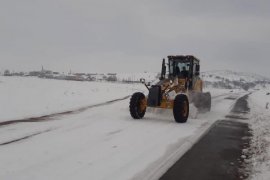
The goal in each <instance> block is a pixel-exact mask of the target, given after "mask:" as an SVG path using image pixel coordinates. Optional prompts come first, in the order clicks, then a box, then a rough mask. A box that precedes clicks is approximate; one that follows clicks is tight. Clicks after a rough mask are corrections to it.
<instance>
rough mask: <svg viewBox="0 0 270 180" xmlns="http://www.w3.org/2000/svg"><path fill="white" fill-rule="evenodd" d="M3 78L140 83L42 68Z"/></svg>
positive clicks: (114, 77) (111, 76)
mask: <svg viewBox="0 0 270 180" xmlns="http://www.w3.org/2000/svg"><path fill="white" fill-rule="evenodd" d="M1 75H3V76H22V77H28V76H32V77H38V78H46V79H58V80H71V81H111V82H116V81H121V82H126V83H137V82H139V81H138V80H136V79H132V78H127V79H121V80H120V79H117V76H116V75H117V74H116V73H106V74H104V73H100V74H99V73H72V72H71V71H70V72H69V73H67V74H65V73H59V72H54V71H51V70H46V69H44V68H43V67H42V69H41V70H40V71H30V72H11V71H9V70H5V71H4V73H2V74H1Z"/></svg>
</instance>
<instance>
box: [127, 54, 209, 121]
mask: <svg viewBox="0 0 270 180" xmlns="http://www.w3.org/2000/svg"><path fill="white" fill-rule="evenodd" d="M199 75H200V60H199V59H197V58H196V57H194V56H190V55H188V56H183V55H180V56H168V62H167V63H166V62H165V59H163V61H162V68H161V76H160V78H159V82H158V83H156V84H155V85H151V86H149V85H147V84H146V82H145V80H144V79H141V82H142V83H143V84H144V85H145V86H146V88H147V89H148V90H149V93H148V95H147V96H145V95H144V94H143V93H141V92H136V93H134V94H133V95H132V96H131V99H130V105H129V110H130V114H131V116H132V117H133V118H134V119H141V118H143V117H144V115H145V112H146V109H147V107H151V108H163V109H172V111H173V115H174V119H175V121H176V122H178V123H184V122H186V121H187V119H188V116H189V104H190V103H193V104H194V105H195V107H197V108H198V110H199V111H200V112H206V111H210V109H211V95H210V93H209V92H207V93H203V81H202V80H201V78H200V77H199Z"/></svg>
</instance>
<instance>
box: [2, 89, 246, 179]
mask: <svg viewBox="0 0 270 180" xmlns="http://www.w3.org/2000/svg"><path fill="white" fill-rule="evenodd" d="M241 96H243V93H229V94H224V95H221V96H217V97H216V98H213V102H212V104H213V108H212V111H211V112H210V113H206V114H198V115H196V114H192V116H193V118H192V117H191V118H190V119H189V120H188V122H187V123H185V124H177V123H175V122H174V121H173V116H172V113H171V111H169V110H164V111H155V110H151V109H150V110H148V112H147V114H146V117H145V118H144V119H143V120H133V119H131V117H130V115H129V112H128V103H129V99H123V100H121V101H116V102H114V103H110V104H108V105H105V106H97V107H94V108H90V109H84V111H80V112H79V113H76V114H72V113H70V114H64V115H61V116H51V117H50V118H48V119H46V117H45V119H46V121H37V122H24V123H14V124H9V125H3V126H1V127H0V179H12V180H16V179H20V180H23V179H25V180H28V179H46V180H47V179H65V180H67V179H95V180H98V179H110V180H111V179H115V180H121V179H123V180H124V179H125V180H126V179H158V178H159V177H160V176H161V175H162V174H163V173H165V172H166V171H167V170H168V168H169V167H170V166H171V165H173V164H174V163H175V162H176V161H177V159H179V158H180V157H181V156H182V155H183V154H184V153H185V152H186V151H187V150H188V149H189V148H190V147H191V146H192V145H193V144H194V143H195V142H196V141H197V140H198V139H199V138H200V136H201V135H202V134H204V133H206V132H207V130H208V129H209V128H210V127H211V126H212V125H213V123H214V122H215V121H216V120H217V119H220V118H224V116H225V115H227V114H228V112H229V111H230V109H231V108H232V105H233V104H234V103H235V99H237V98H238V97H241ZM194 110H195V109H194ZM196 116H197V117H196ZM195 117H196V118H195Z"/></svg>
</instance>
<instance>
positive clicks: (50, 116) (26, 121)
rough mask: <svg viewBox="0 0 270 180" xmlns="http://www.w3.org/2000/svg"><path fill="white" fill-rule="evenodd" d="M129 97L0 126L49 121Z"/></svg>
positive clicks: (18, 120)
mask: <svg viewBox="0 0 270 180" xmlns="http://www.w3.org/2000/svg"><path fill="white" fill-rule="evenodd" d="M129 97H130V95H128V96H125V97H122V98H118V99H113V100H110V101H106V102H103V103H98V104H94V105H90V106H86V107H81V108H78V109H75V110H69V111H63V112H59V113H53V114H48V115H43V116H38V117H30V118H24V119H16V120H9V121H3V122H0V127H1V126H6V125H11V124H17V123H28V122H42V121H49V120H52V119H53V118H55V117H59V116H64V115H70V114H77V113H80V112H83V111H86V110H88V109H92V108H96V107H100V106H106V105H109V104H112V103H115V102H119V101H123V100H126V99H128V98H129ZM0 145H1V144H0Z"/></svg>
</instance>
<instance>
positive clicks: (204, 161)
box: [160, 95, 251, 180]
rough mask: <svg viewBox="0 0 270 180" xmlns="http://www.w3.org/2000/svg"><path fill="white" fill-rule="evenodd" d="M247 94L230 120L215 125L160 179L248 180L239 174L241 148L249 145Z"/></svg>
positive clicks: (234, 109)
mask: <svg viewBox="0 0 270 180" xmlns="http://www.w3.org/2000/svg"><path fill="white" fill-rule="evenodd" d="M247 98H248V95H246V96H243V97H241V98H240V99H238V100H237V101H236V103H235V105H234V107H233V108H232V111H231V113H230V114H229V115H228V116H227V119H225V120H220V121H217V123H216V124H215V126H214V127H213V128H212V129H211V130H210V131H209V133H207V134H206V135H205V136H204V137H203V138H202V139H201V140H200V141H199V142H198V143H197V144H195V145H194V146H193V147H192V148H191V149H190V150H189V151H188V152H187V153H186V154H185V155H184V156H183V157H182V158H181V159H179V160H178V161H177V162H176V163H175V164H174V165H173V166H172V167H171V168H170V169H169V170H168V171H167V172H166V173H165V174H164V175H163V176H162V177H161V178H160V180H176V179H177V180H179V179H181V180H197V179H199V180H236V179H245V178H247V177H245V175H244V174H243V172H241V171H240V168H241V167H242V166H243V165H244V164H242V161H240V160H239V159H241V155H242V154H241V153H242V149H243V148H246V146H248V144H249V138H246V137H250V136H251V135H250V133H249V127H248V124H247V123H246V121H248V118H246V116H245V115H246V114H248V112H249V110H250V109H249V107H248V101H247Z"/></svg>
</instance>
